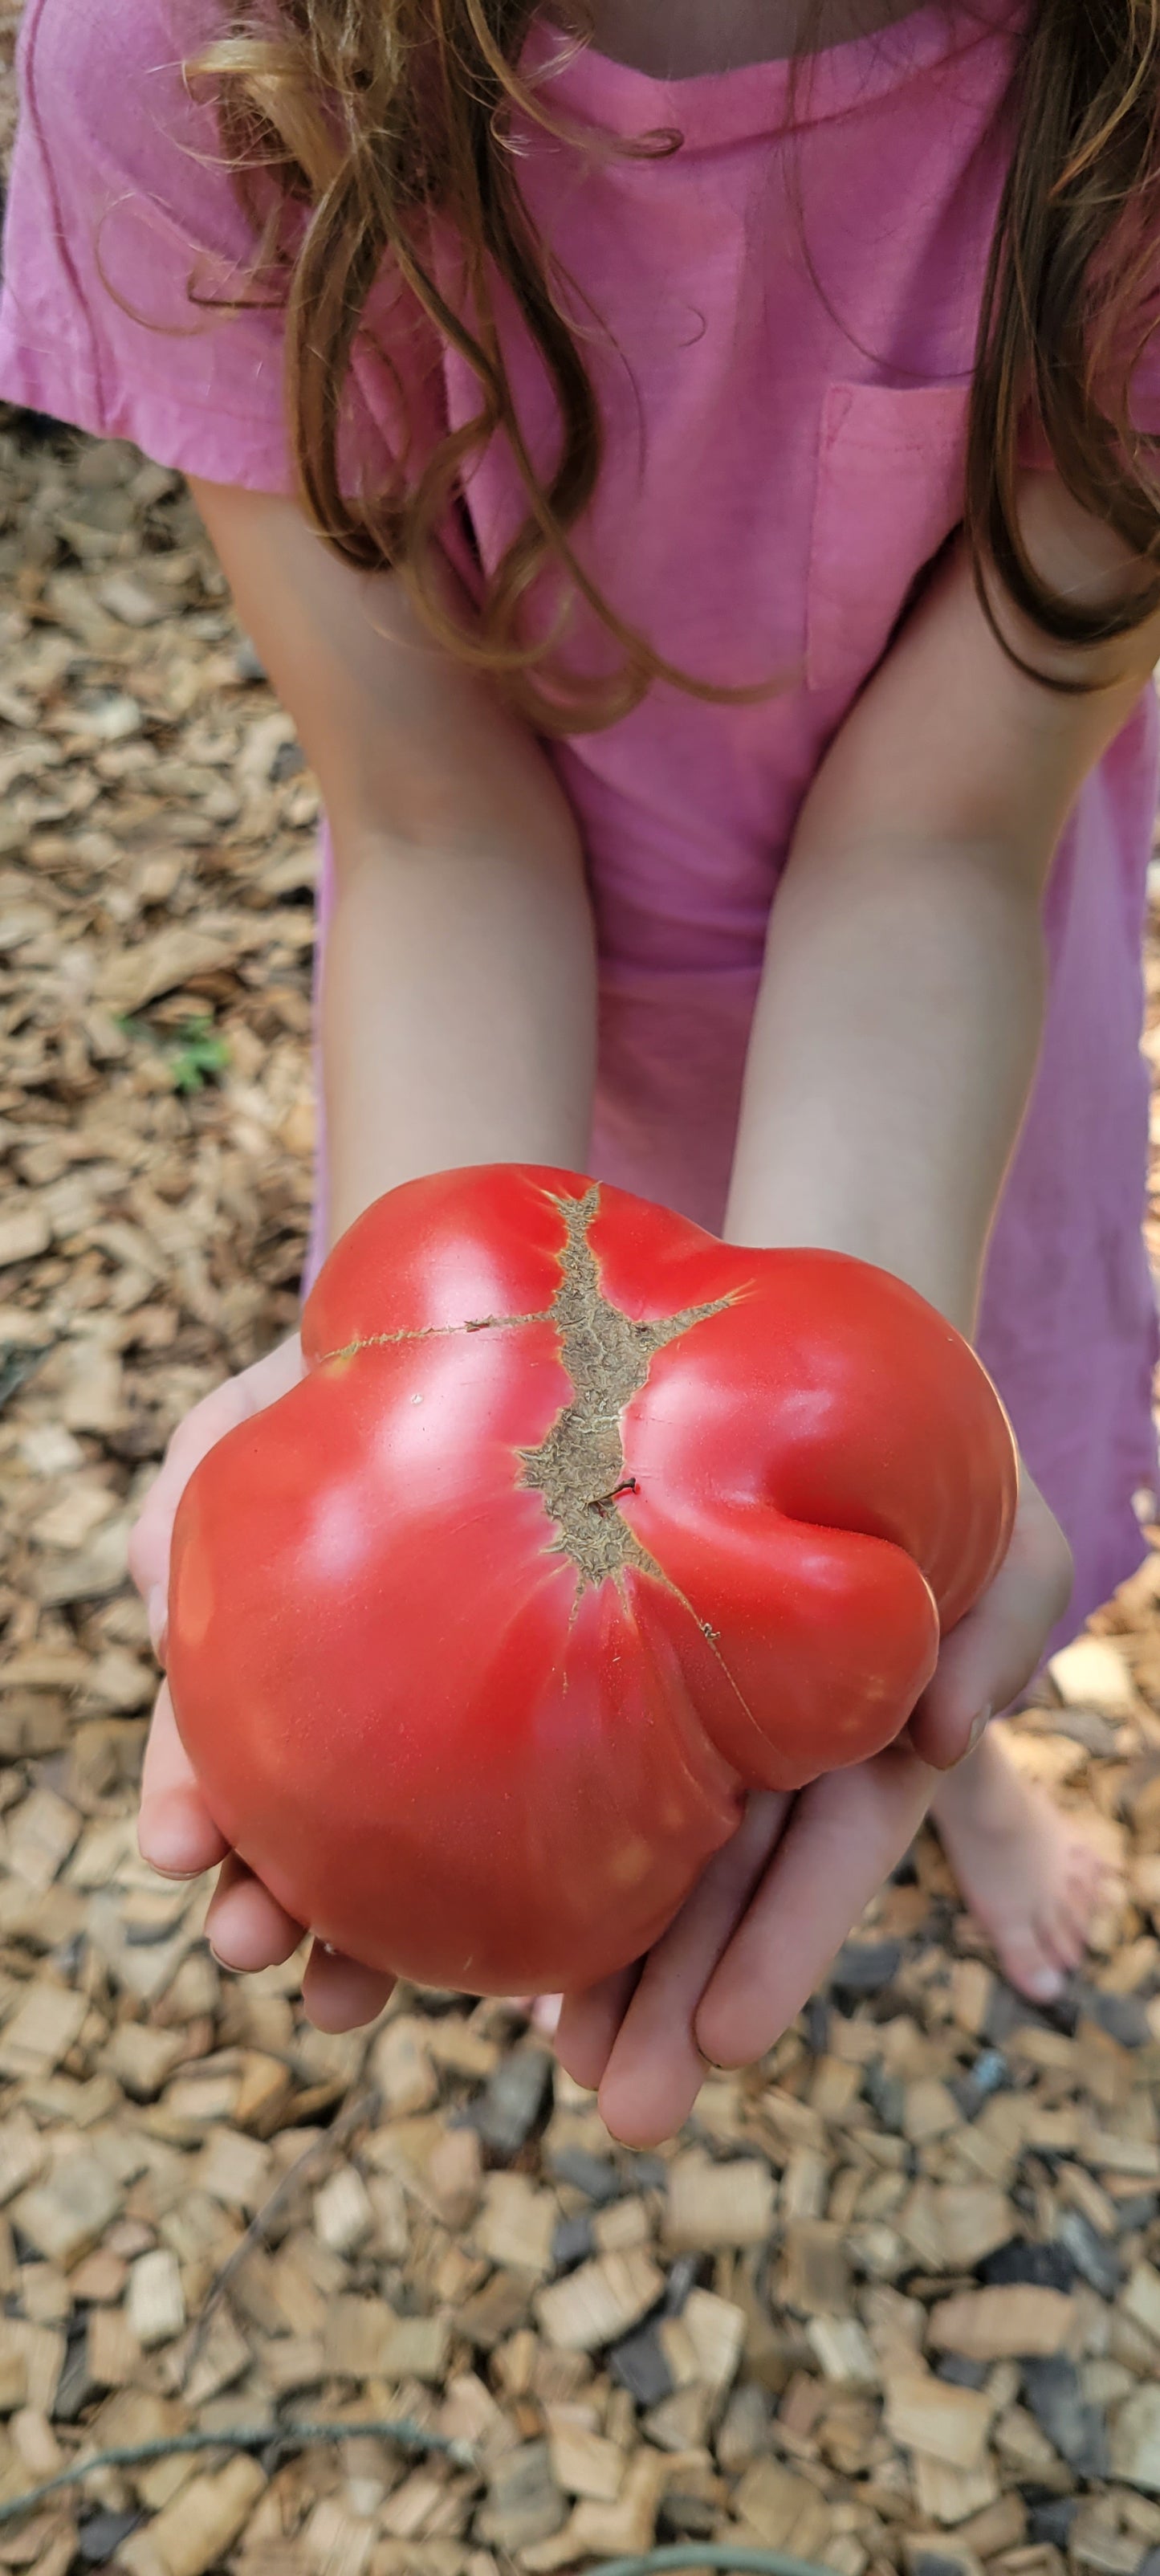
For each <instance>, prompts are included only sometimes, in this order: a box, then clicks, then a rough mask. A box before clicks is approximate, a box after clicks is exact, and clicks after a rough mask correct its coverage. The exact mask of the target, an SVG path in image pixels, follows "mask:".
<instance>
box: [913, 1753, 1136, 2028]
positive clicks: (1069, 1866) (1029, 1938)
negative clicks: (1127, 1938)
mask: <svg viewBox="0 0 1160 2576" xmlns="http://www.w3.org/2000/svg"><path fill="white" fill-rule="evenodd" d="M931 1812H932V1814H933V1817H934V1821H935V1823H936V1825H937V1826H938V1830H939V1835H940V1837H941V1840H942V1842H943V1845H944V1847H945V1850H946V1855H947V1859H948V1860H949V1862H950V1864H951V1867H952V1869H953V1870H954V1873H955V1877H956V1878H957V1880H958V1882H959V1886H960V1888H961V1890H962V1893H963V1896H964V1897H965V1899H966V1902H967V1904H968V1905H969V1907H970V1909H971V1912H972V1914H973V1915H974V1916H975V1917H976V1919H977V1921H978V1922H980V1923H981V1924H982V1926H983V1929H984V1931H986V1932H989V1933H990V1936H991V1939H992V1941H993V1942H994V1945H995V1949H996V1951H997V1953H998V1958H999V1964H1000V1966H1001V1968H1002V1970H1003V1974H1004V1976H1005V1977H1006V1978H1008V1980H1009V1982H1010V1983H1011V1985H1013V1986H1015V1987H1016V1988H1017V1989H1018V1991H1019V1993H1020V1994H1023V1995H1027V1996H1029V1997H1030V1998H1031V2000H1032V2002H1034V2003H1051V2002H1053V2001H1054V1999H1055V1997H1056V1996H1057V1995H1059V1994H1062V1992H1063V1988H1064V1985H1065V1984H1066V1981H1067V1976H1068V1973H1069V1971H1070V1970H1071V1969H1072V1968H1074V1967H1076V1966H1078V1963H1079V1961H1080V1959H1081V1958H1082V1957H1083V1953H1084V1947H1085V1944H1086V1941H1087V1934H1088V1926H1089V1924H1090V1923H1091V1919H1092V1916H1093V1914H1094V1912H1095V1908H1096V1903H1097V1900H1098V1898H1099V1894H1100V1887H1101V1881H1102V1879H1103V1876H1104V1868H1103V1863H1102V1861H1101V1860H1100V1858H1099V1855H1098V1853H1097V1852H1096V1851H1095V1850H1094V1849H1093V1847H1092V1845H1091V1844H1090V1843H1089V1842H1086V1841H1085V1840H1084V1837H1083V1835H1082V1834H1081V1833H1080V1831H1079V1830H1078V1828H1077V1827H1076V1826H1075V1825H1074V1824H1073V1822H1072V1820H1071V1818H1070V1816H1067V1815H1065V1814H1064V1813H1063V1811H1062V1810H1061V1809H1060V1808H1059V1807H1056V1806H1053V1804H1052V1802H1051V1800H1050V1799H1049V1798H1046V1797H1044V1795H1043V1792H1042V1791H1041V1790H1040V1789H1037V1788H1035V1787H1033V1785H1032V1783H1031V1782H1030V1781H1029V1780H1025V1779H1024V1778H1023V1776H1022V1774H1021V1773H1020V1772H1019V1771H1017V1770H1016V1768H1015V1765H1014V1763H1013V1762H1012V1760H1011V1757H1010V1755H1009V1753H1008V1752H1007V1750H1006V1748H1005V1746H1004V1744H1003V1741H1002V1738H1001V1737H1000V1736H999V1735H998V1734H996V1732H995V1731H994V1729H993V1728H992V1729H989V1730H988V1732H987V1733H986V1734H985V1735H984V1737H983V1740H982V1742H981V1744H980V1745H979V1746H978V1749H977V1751H976V1752H974V1753H972V1754H969V1755H968V1757H967V1760H966V1761H965V1762H960V1764H959V1766H958V1769H957V1770H955V1771H948V1772H947V1773H946V1775H945V1777H944V1778H943V1779H942V1780H940V1782H939V1786H938V1788H937V1790H936V1792H935V1796H934V1800H933V1803H932V1809H931Z"/></svg>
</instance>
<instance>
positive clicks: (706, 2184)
mask: <svg viewBox="0 0 1160 2576" xmlns="http://www.w3.org/2000/svg"><path fill="white" fill-rule="evenodd" d="M773 2200H774V2193H773V2176H772V2174H771V2173H770V2170H769V2167H768V2165H764V2164H759V2163H758V2162H757V2161H756V2159H753V2158H738V2159H737V2160H736V2161H734V2162H733V2163H731V2164H721V2165H715V2164H711V2163H710V2162H709V2159H708V2157H706V2156H702V2155H700V2154H698V2153H697V2152H696V2151H695V2150H694V2151H693V2152H692V2153H690V2154H688V2155H683V2156H677V2157H676V2158H675V2159H674V2161H673V2163H672V2164H671V2165H670V2167H669V2184H668V2201H667V2205H666V2209H665V2222H664V2228H665V2242H666V2244H667V2245H669V2246H671V2247H672V2249H673V2251H674V2253H682V2252H684V2251H685V2250H686V2249H688V2250H689V2251H690V2252H695V2253H714V2252H716V2251H717V2250H718V2248H720V2247H725V2246H743V2245H763V2244H764V2243H765V2242H766V2240H767V2239H768V2236H769V2232H770V2228H771V2226H772V2224H773Z"/></svg>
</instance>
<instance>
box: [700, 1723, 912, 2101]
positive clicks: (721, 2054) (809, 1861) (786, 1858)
mask: <svg viewBox="0 0 1160 2576" xmlns="http://www.w3.org/2000/svg"><path fill="white" fill-rule="evenodd" d="M932 1786H933V1778H932V1774H931V1772H930V1771H929V1770H928V1769H927V1767H926V1765H925V1764H924V1763H921V1762H918V1761H916V1760H915V1758H914V1756H913V1754H909V1753H905V1752H899V1751H898V1750H897V1748H896V1747H894V1746H891V1748H890V1750H889V1751H888V1752H886V1753H880V1754H879V1755H878V1757H877V1760H876V1761H874V1762H863V1763H860V1764H859V1765H858V1766H857V1768H856V1769H854V1770H850V1771H831V1772H829V1773H827V1774H826V1775H825V1777H824V1778H822V1779H821V1780H816V1781H815V1782H814V1783H813V1785H812V1787H811V1788H809V1789H805V1790H803V1791H802V1792H801V1794H800V1795H799V1797H798V1799H797V1801H796V1803H795V1806H794V1810H793V1813H792V1815H791V1816H790V1819H789V1822H788V1824H787V1826H786V1829H785V1832H784V1834H783V1836H782V1839H781V1842H780V1843H779V1845H778V1848H777V1851H776V1853H775V1855H774V1859H773V1862H772V1865H771V1867H770V1868H769V1870H768V1871H767V1872H766V1876H765V1879H764V1881H763V1883H762V1885H761V1887H760V1889H759V1890H758V1893H757V1895H756V1896H755V1898H754V1900H753V1903H752V1904H751V1905H750V1907H749V1910H748V1912H747V1914H746V1915H745V1918H744V1920H743V1922H742V1924H741V1926H740V1929H739V1930H738V1931H737V1933H736V1934H735V1935H734V1938H733V1940H732V1941H731V1942H730V1944H729V1947H728V1949H727V1950H726V1952H725V1955H724V1958H723V1959H722V1960H721V1963H720V1966H719V1967H718V1968H717V1970H716V1972H715V1974H714V1976H713V1978H712V1980H711V1982H710V1984H709V1987H708V1989H707V1992H706V1994H705V1997H704V2001H703V2002H702V2004H701V2007H700V2010H699V2011H698V2013H697V2015H696V2019H695V2023H694V2036H695V2038H696V2041H697V2045H698V2047H699V2048H700V2049H702V2050H703V2052H704V2054H705V2056H706V2057H707V2058H709V2059H710V2060H711V2061H712V2062H713V2063H714V2064H715V2065H718V2066H748V2065H750V2064H752V2062H753V2061H754V2059H755V2058H758V2057H764V2056H765V2053H766V2051H767V2049H770V2048H772V2047H773V2045H774V2042H775V2041H776V2040H778V2039H780V2037H781V2034H782V2032H783V2031H785V2030H787V2029H788V2028H789V2025H790V2023H791V2021H793V2019H794V2017H795V2015H796V2014H797V2013H799V2012H800V2011H801V2009H802V2006H803V2004H804V2003H806V2002H807V2001H808V1999H809V1997H810V1995H812V1994H813V1992H814V1990H815V1988H816V1987H817V1986H818V1985H819V1984H820V1982H821V1980H822V1978H823V1976H824V1974H825V1971H826V1969H827V1968H828V1967H829V1964H830V1961H831V1960H832V1959H833V1957H834V1955H835V1952H836V1951H838V1950H839V1949H840V1948H841V1945H842V1943H843V1941H844V1940H845V1938H846V1935H847V1933H848V1932H849V1931H850V1930H851V1928H852V1926H853V1925H854V1924H855V1923H856V1922H857V1921H858V1919H859V1917H860V1915H861V1914H862V1913H863V1911H864V1909H865V1907H866V1906H867V1905H868V1904H869V1901H870V1898H871V1897H872V1896H874V1895H875V1894H876V1893H877V1891H878V1889H879V1888H880V1887H881V1885H882V1882H883V1880H884V1879H885V1878H888V1877H889V1875H890V1872H891V1870H892V1869H894V1868H896V1867H897V1864H898V1862H899V1861H900V1860H901V1858H902V1855H903V1853H904V1852H905V1851H906V1850H907V1849H908V1848H909V1845H910V1843H911V1842H912V1841H913V1838H914V1836H915V1834H916V1832H917V1831H918V1827H919V1825H920V1824H921V1822H922V1819H923V1816H924V1815H925V1813H926V1809H927V1806H928V1804H929V1801H930V1794H931V1789H932Z"/></svg>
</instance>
